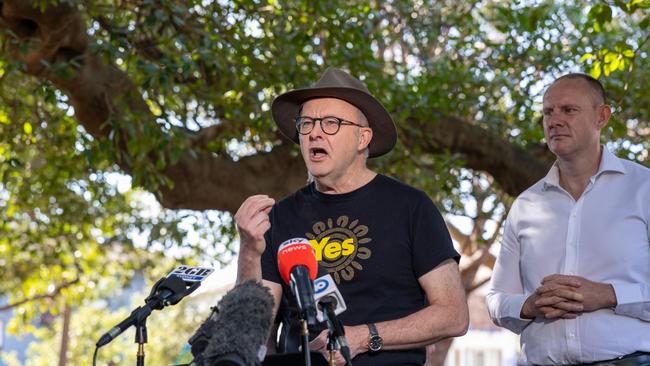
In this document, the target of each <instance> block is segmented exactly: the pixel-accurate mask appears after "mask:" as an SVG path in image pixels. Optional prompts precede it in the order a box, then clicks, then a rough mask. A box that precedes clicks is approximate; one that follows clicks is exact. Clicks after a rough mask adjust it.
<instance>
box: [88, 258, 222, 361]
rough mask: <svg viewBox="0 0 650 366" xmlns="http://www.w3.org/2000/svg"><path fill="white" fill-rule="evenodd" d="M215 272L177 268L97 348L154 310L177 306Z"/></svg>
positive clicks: (198, 268)
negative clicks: (143, 303) (142, 304)
mask: <svg viewBox="0 0 650 366" xmlns="http://www.w3.org/2000/svg"><path fill="white" fill-rule="evenodd" d="M213 271H214V269H212V268H204V267H191V266H179V267H177V268H176V269H174V270H173V271H171V272H170V273H169V274H168V275H167V276H166V277H163V278H161V279H159V280H158V282H156V283H155V284H154V285H153V287H152V289H151V293H150V294H149V296H147V298H146V299H145V305H144V306H138V307H137V308H136V309H135V310H133V311H132V312H131V315H129V316H128V317H127V318H126V319H124V320H122V321H121V322H120V323H119V324H118V325H116V326H114V327H113V328H112V329H111V330H109V331H108V332H106V333H104V335H102V336H101V338H100V339H99V341H97V344H96V345H95V346H96V347H97V348H99V347H102V346H105V345H107V344H108V343H110V342H111V341H112V340H113V339H115V338H116V337H117V336H118V335H120V334H122V333H123V332H124V331H125V330H127V329H128V328H129V327H130V326H132V325H136V324H140V323H142V322H143V321H144V320H145V319H146V318H147V317H148V316H149V315H150V314H151V312H152V311H153V310H160V309H162V308H164V307H165V306H168V305H176V304H177V303H178V302H179V301H181V299H182V298H184V297H185V296H187V295H189V294H190V293H192V292H194V290H196V289H197V288H198V287H199V286H200V285H201V281H203V280H204V279H205V278H206V277H208V276H209V275H210V274H211V273H212V272H213Z"/></svg>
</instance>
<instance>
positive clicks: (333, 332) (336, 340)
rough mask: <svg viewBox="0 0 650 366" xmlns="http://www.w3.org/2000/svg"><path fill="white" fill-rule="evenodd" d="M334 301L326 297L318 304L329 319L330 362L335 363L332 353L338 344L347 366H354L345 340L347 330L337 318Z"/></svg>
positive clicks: (328, 346)
mask: <svg viewBox="0 0 650 366" xmlns="http://www.w3.org/2000/svg"><path fill="white" fill-rule="evenodd" d="M332 300H333V301H336V300H334V299H332V298H331V297H324V298H322V299H321V300H320V301H319V302H318V306H319V307H320V308H321V309H322V310H324V312H323V314H324V315H325V316H326V318H327V327H328V328H329V331H328V333H327V339H328V342H327V349H328V350H329V351H330V362H333V354H332V352H333V351H334V350H335V349H336V345H337V344H338V345H339V346H340V348H341V354H342V355H343V358H344V359H345V363H346V365H348V366H353V365H352V357H351V355H350V347H349V346H348V341H347V340H346V339H345V328H344V327H343V323H341V321H340V320H339V319H338V318H337V317H336V313H335V312H334V308H335V305H334V302H333V301H332Z"/></svg>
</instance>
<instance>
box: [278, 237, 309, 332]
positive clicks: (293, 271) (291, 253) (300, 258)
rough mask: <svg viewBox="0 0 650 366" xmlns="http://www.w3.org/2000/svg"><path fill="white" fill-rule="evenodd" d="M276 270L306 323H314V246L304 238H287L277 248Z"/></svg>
mask: <svg viewBox="0 0 650 366" xmlns="http://www.w3.org/2000/svg"><path fill="white" fill-rule="evenodd" d="M278 270H279V271H280V276H282V279H283V280H284V282H285V283H287V284H289V286H290V287H291V292H292V293H293V296H294V297H295V298H296V302H297V303H298V309H299V310H300V315H301V317H302V318H303V319H304V320H306V321H307V324H308V325H310V326H312V325H316V302H315V301H314V284H313V283H312V281H313V280H314V279H315V278H316V275H317V274H318V262H317V261H316V255H315V254H314V248H313V247H312V246H311V244H310V243H309V241H308V240H307V239H305V238H294V239H289V240H287V241H285V242H284V243H282V244H281V245H280V248H279V249H278Z"/></svg>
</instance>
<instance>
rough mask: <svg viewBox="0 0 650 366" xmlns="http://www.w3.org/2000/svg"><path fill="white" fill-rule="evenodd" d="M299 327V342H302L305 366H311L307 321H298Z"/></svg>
mask: <svg viewBox="0 0 650 366" xmlns="http://www.w3.org/2000/svg"><path fill="white" fill-rule="evenodd" d="M300 325H301V328H302V329H301V332H300V335H301V337H300V338H301V340H302V354H303V355H304V356H305V366H311V354H310V352H309V328H308V327H307V320H305V319H300Z"/></svg>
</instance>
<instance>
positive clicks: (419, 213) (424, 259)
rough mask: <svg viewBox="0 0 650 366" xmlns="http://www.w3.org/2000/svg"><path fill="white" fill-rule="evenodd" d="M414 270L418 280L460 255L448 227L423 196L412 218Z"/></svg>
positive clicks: (425, 196) (424, 195) (435, 208)
mask: <svg viewBox="0 0 650 366" xmlns="http://www.w3.org/2000/svg"><path fill="white" fill-rule="evenodd" d="M411 236H412V255H413V270H414V272H415V275H416V277H417V278H419V277H420V276H422V275H424V274H426V273H427V272H429V271H431V270H432V269H434V268H435V267H436V266H438V265H439V264H440V263H442V262H444V261H446V260H447V259H451V258H453V259H454V260H455V261H456V262H458V261H459V260H460V255H459V254H458V252H456V250H455V249H454V245H453V243H452V241H451V236H449V231H448V230H447V225H445V220H444V219H443V218H442V215H441V214H440V211H438V208H437V207H436V206H435V205H434V204H433V202H431V199H430V198H429V197H428V196H427V195H426V194H424V193H423V194H422V197H421V198H420V200H419V202H418V203H417V204H416V205H415V209H414V210H413V213H412V216H411Z"/></svg>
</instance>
